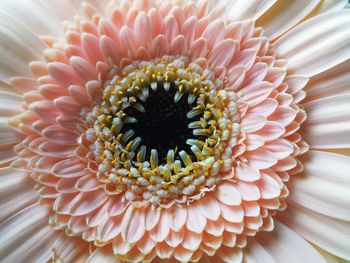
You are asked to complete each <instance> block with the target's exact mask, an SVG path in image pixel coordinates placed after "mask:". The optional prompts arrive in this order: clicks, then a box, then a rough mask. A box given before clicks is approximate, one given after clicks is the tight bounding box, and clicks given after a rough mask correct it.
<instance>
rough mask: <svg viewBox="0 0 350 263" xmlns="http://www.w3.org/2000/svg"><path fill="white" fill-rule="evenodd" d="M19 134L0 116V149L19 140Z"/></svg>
mask: <svg viewBox="0 0 350 263" xmlns="http://www.w3.org/2000/svg"><path fill="white" fill-rule="evenodd" d="M21 137H22V136H21V134H20V133H18V132H17V131H16V130H15V129H14V128H12V127H10V126H9V125H8V123H7V120H6V119H3V118H0V149H2V148H3V147H6V146H7V145H13V144H16V143H18V142H20V141H21Z"/></svg>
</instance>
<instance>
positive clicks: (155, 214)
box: [145, 206, 161, 231]
mask: <svg viewBox="0 0 350 263" xmlns="http://www.w3.org/2000/svg"><path fill="white" fill-rule="evenodd" d="M160 214H161V212H160V210H159V209H156V208H155V207H153V206H148V207H147V210H146V216H145V228H146V230H147V231H150V230H152V229H153V228H154V227H155V226H156V225H157V224H158V222H159V218H160Z"/></svg>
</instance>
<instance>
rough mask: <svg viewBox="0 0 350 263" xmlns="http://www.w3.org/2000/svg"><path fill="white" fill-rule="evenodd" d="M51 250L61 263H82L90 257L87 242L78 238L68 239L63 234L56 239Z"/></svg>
mask: <svg viewBox="0 0 350 263" xmlns="http://www.w3.org/2000/svg"><path fill="white" fill-rule="evenodd" d="M52 250H53V251H54V253H55V254H56V256H57V258H59V259H60V260H62V261H63V262H79V263H83V262H86V260H87V258H88V257H89V255H90V252H89V243H88V242H86V241H85V240H82V239H81V237H80V236H77V237H69V236H67V234H66V233H64V232H63V233H62V234H61V235H60V236H59V237H58V238H57V239H56V242H55V244H54V245H53V249H52Z"/></svg>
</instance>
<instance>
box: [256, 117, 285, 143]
mask: <svg viewBox="0 0 350 263" xmlns="http://www.w3.org/2000/svg"><path fill="white" fill-rule="evenodd" d="M284 133H285V129H284V127H283V126H282V125H281V124H279V123H277V122H273V121H268V122H266V124H265V126H264V127H263V128H262V129H261V130H260V131H257V132H255V134H256V135H259V136H260V137H262V138H263V139H264V140H265V141H272V140H275V139H278V138H280V137H281V136H282V135H283V134H284Z"/></svg>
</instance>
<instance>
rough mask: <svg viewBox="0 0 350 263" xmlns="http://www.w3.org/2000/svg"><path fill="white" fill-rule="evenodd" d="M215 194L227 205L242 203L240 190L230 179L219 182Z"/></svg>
mask: <svg viewBox="0 0 350 263" xmlns="http://www.w3.org/2000/svg"><path fill="white" fill-rule="evenodd" d="M215 194H216V197H217V199H218V200H219V201H220V202H222V203H223V204H225V205H228V206H230V205H239V204H240V203H241V195H240V192H239V191H237V189H236V187H235V185H234V184H233V183H231V182H229V181H225V182H223V183H221V184H219V185H218V187H217V190H216V192H215Z"/></svg>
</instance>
